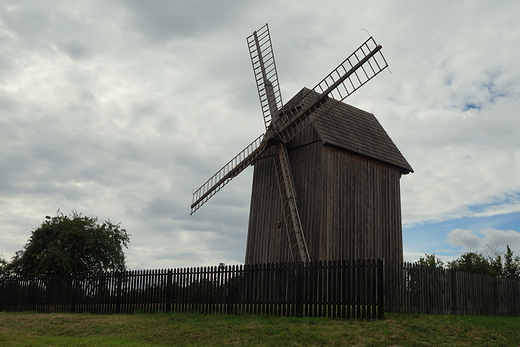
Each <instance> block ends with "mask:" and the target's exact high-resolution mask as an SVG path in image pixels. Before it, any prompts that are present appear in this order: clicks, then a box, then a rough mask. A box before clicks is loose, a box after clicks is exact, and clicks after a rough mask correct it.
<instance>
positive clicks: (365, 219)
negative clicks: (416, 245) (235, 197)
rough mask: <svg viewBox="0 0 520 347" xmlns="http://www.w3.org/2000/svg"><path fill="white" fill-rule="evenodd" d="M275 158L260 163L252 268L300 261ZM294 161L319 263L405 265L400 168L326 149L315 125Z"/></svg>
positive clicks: (293, 150)
mask: <svg viewBox="0 0 520 347" xmlns="http://www.w3.org/2000/svg"><path fill="white" fill-rule="evenodd" d="M271 154H272V153H269V155H266V156H264V157H263V158H261V159H259V160H257V161H256V162H255V164H254V176H253V187H252V195H251V211H250V217H249V218H250V219H249V230H248V240H247V247H246V259H245V262H246V264H255V263H264V262H287V261H291V260H292V259H291V258H290V253H289V249H288V245H287V240H286V239H287V236H286V233H285V225H284V223H283V216H282V211H281V207H280V206H281V204H280V195H279V192H278V185H277V182H276V176H275V169H274V164H273V159H272V157H271ZM289 160H290V163H291V168H292V172H293V175H294V182H295V187H296V194H297V198H298V208H299V212H300V217H301V220H302V227H303V231H304V234H305V238H306V240H307V246H308V248H309V253H310V258H311V260H313V261H314V260H322V261H328V260H343V259H360V258H384V259H393V260H396V261H402V260H403V255H402V230H401V206H400V177H401V174H402V171H401V170H400V169H399V168H397V167H395V166H393V165H390V164H387V163H384V162H381V161H378V160H375V159H372V158H369V157H366V156H362V155H359V154H356V153H353V152H351V151H348V150H344V149H342V148H339V147H336V146H330V145H324V144H323V143H322V142H321V141H320V140H319V137H318V135H317V133H316V131H315V130H314V128H313V127H309V128H308V129H307V130H306V131H305V132H304V133H303V134H302V135H301V136H299V137H298V138H297V139H295V141H293V142H292V143H290V146H289Z"/></svg>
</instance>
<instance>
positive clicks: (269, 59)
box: [246, 24, 283, 130]
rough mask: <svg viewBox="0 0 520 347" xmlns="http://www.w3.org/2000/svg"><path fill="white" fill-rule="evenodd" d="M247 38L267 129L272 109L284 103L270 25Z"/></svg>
mask: <svg viewBox="0 0 520 347" xmlns="http://www.w3.org/2000/svg"><path fill="white" fill-rule="evenodd" d="M246 40H247V46H248V48H249V54H250V57H251V64H252V65H253V73H254V75H255V83H256V87H257V90H258V97H259V99H260V106H261V108H262V115H263V118H264V124H265V129H266V130H267V129H268V128H269V126H270V125H271V122H272V116H273V114H272V111H273V110H279V109H281V108H282V105H283V103H282V95H281V93H280V84H279V82H278V74H277V72H276V63H275V60H274V53H273V46H272V44H271V36H270V34H269V26H268V25H267V24H266V25H264V26H263V27H262V28H260V29H259V30H257V31H255V32H254V33H253V35H251V36H249V37H247V39H246ZM264 81H269V82H270V83H271V86H269V85H266V84H265V82H264ZM269 87H272V91H271V92H270V91H268V90H267V88H269ZM273 96H274V97H273Z"/></svg>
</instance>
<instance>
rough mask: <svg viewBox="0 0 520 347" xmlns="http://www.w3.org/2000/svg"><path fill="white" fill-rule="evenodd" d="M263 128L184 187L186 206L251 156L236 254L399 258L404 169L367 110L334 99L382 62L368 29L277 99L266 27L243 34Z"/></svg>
mask: <svg viewBox="0 0 520 347" xmlns="http://www.w3.org/2000/svg"><path fill="white" fill-rule="evenodd" d="M247 43H248V46H249V52H250V55H251V62H252V64H253V71H254V75H255V80H256V85H257V89H258V95H259V97H260V104H261V108H262V114H263V118H264V123H265V129H266V132H265V133H264V134H262V135H260V136H259V137H258V138H256V139H255V140H254V141H253V142H252V143H251V144H250V145H249V146H247V147H246V148H245V149H244V150H243V151H242V152H240V153H239V154H238V155H237V156H236V157H234V158H233V159H232V160H231V161H229V162H228V163H227V164H226V165H225V166H224V167H223V168H222V169H221V170H219V171H218V172H217V173H216V174H215V175H214V176H213V177H211V178H210V179H209V180H208V181H206V183H204V184H203V185H202V186H201V187H200V188H199V189H197V190H196V191H195V192H194V193H193V201H192V205H191V213H192V214H193V213H194V212H195V211H196V210H197V209H199V208H200V207H201V206H202V205H203V204H204V203H205V202H206V201H208V200H209V199H210V198H211V197H212V196H213V195H214V194H216V193H217V192H218V191H219V190H220V189H221V188H222V187H224V186H225V185H226V184H227V183H228V182H229V181H230V180H231V179H233V178H234V177H236V176H237V175H238V174H239V173H240V172H242V171H243V170H244V169H245V168H247V167H248V166H249V165H254V167H255V170H254V177H253V191H252V196H251V207H250V216H249V230H248V241H247V249H246V264H248V263H249V264H251V263H261V262H284V261H303V262H307V261H311V260H342V259H354V258H391V259H395V260H399V261H401V260H402V237H401V217H400V213H401V211H400V192H399V179H400V177H401V175H402V174H407V173H409V172H413V170H412V168H411V167H410V165H409V164H408V163H407V162H406V159H404V157H403V156H402V155H401V153H400V152H399V150H398V149H397V147H396V146H395V145H394V143H393V142H392V140H391V139H390V138H389V137H388V135H387V134H386V132H385V131H384V129H383V128H382V127H381V125H380V124H379V123H378V121H377V120H376V119H375V117H374V116H373V115H372V114H370V113H367V112H364V111H362V110H359V109H356V108H354V107H352V106H349V105H347V104H344V103H342V101H343V100H344V99H345V98H346V97H348V96H349V95H350V94H352V93H353V92H354V91H356V90H357V89H358V88H360V87H361V86H362V85H364V84H365V83H367V82H368V81H369V80H370V79H372V78H373V77H374V76H376V75H377V74H378V73H380V72H381V71H383V70H384V69H385V68H386V67H387V66H388V64H387V63H386V60H385V58H384V57H383V55H382V53H381V46H380V45H377V44H376V43H375V41H374V39H373V38H372V37H371V38H369V39H368V40H367V41H365V42H364V43H363V44H362V45H361V46H360V47H359V48H358V49H356V50H355V51H354V52H353V53H352V54H351V55H350V56H349V57H348V58H347V59H345V60H344V61H343V62H342V63H341V64H340V65H339V66H338V67H337V68H336V69H334V70H333V71H332V72H331V73H330V74H329V75H327V76H326V77H325V78H324V79H323V80H322V81H321V82H320V83H318V84H317V85H316V86H315V87H314V88H313V89H306V88H304V89H303V90H301V91H300V92H299V93H298V94H297V95H296V96H295V97H293V98H292V99H291V100H290V101H289V102H288V103H286V104H285V105H284V104H283V103H282V98H281V95H280V87H279V83H278V76H277V72H276V65H275V61H274V54H273V50H272V45H271V38H270V35H269V27H268V25H267V24H266V25H265V26H264V27H262V28H261V29H259V30H258V31H255V32H254V33H253V35H251V36H250V37H248V38H247Z"/></svg>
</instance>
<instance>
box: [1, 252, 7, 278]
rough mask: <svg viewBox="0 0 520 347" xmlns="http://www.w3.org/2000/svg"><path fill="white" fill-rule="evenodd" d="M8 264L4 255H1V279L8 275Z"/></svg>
mask: <svg viewBox="0 0 520 347" xmlns="http://www.w3.org/2000/svg"><path fill="white" fill-rule="evenodd" d="M7 266H8V263H7V261H6V260H5V258H4V255H3V254H1V253H0V277H3V276H6V275H7V273H8V271H9V270H8V268H7Z"/></svg>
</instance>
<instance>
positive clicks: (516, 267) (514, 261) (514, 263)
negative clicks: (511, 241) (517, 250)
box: [503, 245, 520, 281]
mask: <svg viewBox="0 0 520 347" xmlns="http://www.w3.org/2000/svg"><path fill="white" fill-rule="evenodd" d="M503 277H505V278H510V279H512V280H517V281H519V280H520V257H518V256H517V257H514V256H513V251H512V250H511V248H509V245H506V253H505V254H504V268H503Z"/></svg>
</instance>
